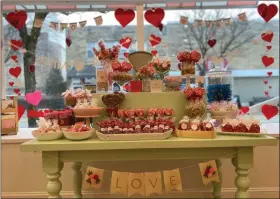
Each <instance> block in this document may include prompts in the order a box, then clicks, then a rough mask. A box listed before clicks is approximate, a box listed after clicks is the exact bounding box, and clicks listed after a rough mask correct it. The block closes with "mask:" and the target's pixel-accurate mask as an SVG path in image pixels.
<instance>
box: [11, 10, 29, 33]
mask: <svg viewBox="0 0 280 199" xmlns="http://www.w3.org/2000/svg"><path fill="white" fill-rule="evenodd" d="M26 19H27V14H26V12H25V11H23V10H20V11H15V12H10V13H9V14H8V15H7V21H8V22H9V23H10V24H11V25H12V26H14V27H15V28H16V29H18V30H21V29H22V27H23V25H24V24H25V21H26Z"/></svg>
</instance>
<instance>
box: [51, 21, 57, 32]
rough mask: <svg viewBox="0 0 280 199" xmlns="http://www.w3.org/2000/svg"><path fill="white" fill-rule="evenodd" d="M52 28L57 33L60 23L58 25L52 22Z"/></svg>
mask: <svg viewBox="0 0 280 199" xmlns="http://www.w3.org/2000/svg"><path fill="white" fill-rule="evenodd" d="M50 27H51V28H52V29H54V30H55V31H57V28H58V23H56V22H51V23H50Z"/></svg>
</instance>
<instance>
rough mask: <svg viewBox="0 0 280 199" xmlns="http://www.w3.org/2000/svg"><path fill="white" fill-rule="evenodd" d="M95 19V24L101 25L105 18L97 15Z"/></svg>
mask: <svg viewBox="0 0 280 199" xmlns="http://www.w3.org/2000/svg"><path fill="white" fill-rule="evenodd" d="M94 21H95V24H96V25H97V26H101V25H102V24H103V18H102V16H98V17H95V18H94Z"/></svg>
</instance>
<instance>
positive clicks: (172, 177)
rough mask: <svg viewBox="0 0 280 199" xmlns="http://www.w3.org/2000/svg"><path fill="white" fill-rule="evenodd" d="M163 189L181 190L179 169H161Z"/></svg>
mask: <svg viewBox="0 0 280 199" xmlns="http://www.w3.org/2000/svg"><path fill="white" fill-rule="evenodd" d="M163 178H164V184H165V190H166V192H167V193H169V192H170V191H172V190H177V191H182V190H183V188H182V180H181V175H180V170H179V169H174V170H168V171H163Z"/></svg>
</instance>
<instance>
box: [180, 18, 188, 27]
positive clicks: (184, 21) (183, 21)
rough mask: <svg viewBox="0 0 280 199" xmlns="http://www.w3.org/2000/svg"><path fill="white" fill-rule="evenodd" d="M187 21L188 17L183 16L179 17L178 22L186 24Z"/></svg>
mask: <svg viewBox="0 0 280 199" xmlns="http://www.w3.org/2000/svg"><path fill="white" fill-rule="evenodd" d="M188 23H189V18H188V17H185V16H181V17H180V24H183V25H187V24H188Z"/></svg>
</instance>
